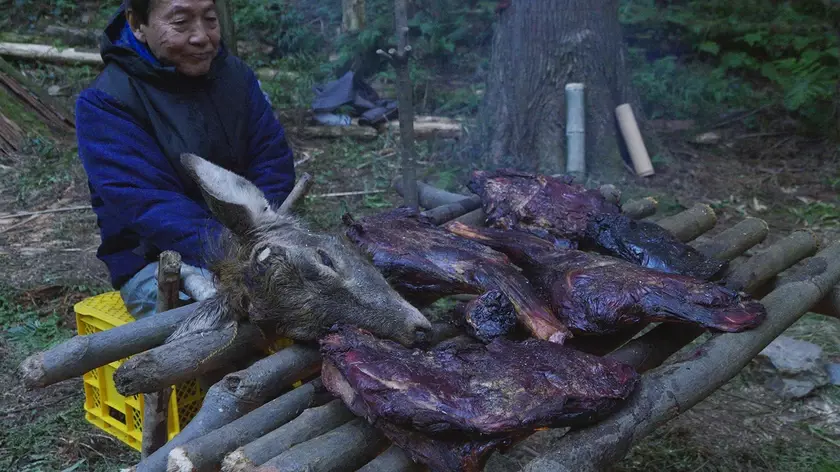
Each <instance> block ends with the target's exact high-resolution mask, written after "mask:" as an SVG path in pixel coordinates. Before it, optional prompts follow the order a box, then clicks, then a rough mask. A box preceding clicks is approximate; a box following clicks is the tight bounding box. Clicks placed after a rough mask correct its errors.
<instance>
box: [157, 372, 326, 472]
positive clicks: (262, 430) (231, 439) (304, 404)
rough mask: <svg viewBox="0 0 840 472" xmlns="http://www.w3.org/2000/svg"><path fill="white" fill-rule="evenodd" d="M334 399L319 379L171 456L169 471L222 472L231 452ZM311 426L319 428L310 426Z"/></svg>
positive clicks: (198, 439)
mask: <svg viewBox="0 0 840 472" xmlns="http://www.w3.org/2000/svg"><path fill="white" fill-rule="evenodd" d="M331 398H332V397H331V396H330V395H329V393H328V392H327V391H326V390H325V389H323V388H322V384H321V381H320V378H319V379H316V380H315V381H313V382H310V383H307V384H306V386H305V388H304V387H303V386H302V387H299V388H295V389H293V390H291V391H289V392H288V393H285V394H283V395H281V396H280V397H277V398H275V399H274V400H271V401H270V402H268V403H266V404H264V405H262V406H260V407H259V408H256V409H254V410H253V411H251V412H249V413H247V414H245V415H243V416H241V417H239V418H237V419H235V420H233V421H232V422H230V423H228V424H226V425H224V426H222V427H221V428H219V429H216V430H214V431H212V432H210V433H208V434H205V435H204V436H201V437H198V438H196V439H193V440H192V441H190V442H188V443H186V444H184V445H182V446H179V447H176V448H175V449H173V450H172V452H170V453H169V460H168V465H167V471H170V472H175V471H177V472H192V471H201V470H218V469H219V467H220V465H221V462H222V459H223V458H224V456H225V454H226V453H227V452H228V451H231V450H234V449H236V448H238V447H239V446H242V445H244V444H248V443H250V442H251V441H253V440H255V439H258V438H259V437H261V436H263V435H264V434H267V433H269V432H271V431H272V430H274V429H275V428H278V427H279V426H281V425H283V424H286V423H288V422H289V421H291V420H293V419H295V417H297V416H298V415H299V414H300V413H301V412H302V411H304V410H306V409H307V408H311V407H313V406H318V405H321V404H323V403H325V402H327V401H329V400H330V399H331ZM309 426H310V427H312V426H315V425H312V424H310V425H309Z"/></svg>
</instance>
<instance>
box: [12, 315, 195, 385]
mask: <svg viewBox="0 0 840 472" xmlns="http://www.w3.org/2000/svg"><path fill="white" fill-rule="evenodd" d="M197 306H198V304H197V303H192V304H189V305H186V306H182V307H179V308H176V309H174V310H169V311H167V312H164V313H160V314H157V315H155V316H148V317H146V318H143V319H140V320H137V321H133V322H131V323H127V324H124V325H121V326H117V327H114V328H111V329H108V330H105V331H100V332H98V333H93V334H88V335H84V336H75V337H73V338H70V339H68V340H67V341H64V342H63V343H61V344H59V345H57V346H55V347H53V348H51V349H48V350H46V351H42V352H37V353H35V354H32V355H31V356H29V357H27V358H26V359H25V360H24V361H23V362H22V363H21V365H20V372H21V376H22V377H23V383H24V385H25V386H26V387H27V388H34V387H46V386H47V385H51V384H54V383H56V382H61V381H62V380H67V379H71V378H73V377H78V376H81V375H83V374H84V373H85V372H89V371H91V370H93V369H95V368H97V367H101V366H103V365H105V364H108V363H110V362H114V361H118V360H120V359H125V358H126V357H129V356H133V355H134V354H137V353H138V352H143V351H145V350H147V349H151V348H153V347H155V346H159V345H161V344H163V342H164V341H165V340H166V338H167V337H169V335H170V334H172V333H173V332H174V331H175V328H176V327H177V325H178V324H179V323H180V322H181V321H183V320H185V319H187V318H188V317H189V316H190V315H192V313H193V312H194V311H195V309H196V307H197Z"/></svg>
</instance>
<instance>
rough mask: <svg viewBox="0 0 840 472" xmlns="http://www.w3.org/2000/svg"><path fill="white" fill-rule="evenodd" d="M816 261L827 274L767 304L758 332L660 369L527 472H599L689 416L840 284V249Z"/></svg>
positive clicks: (783, 290)
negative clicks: (616, 409) (612, 410)
mask: <svg viewBox="0 0 840 472" xmlns="http://www.w3.org/2000/svg"><path fill="white" fill-rule="evenodd" d="M813 259H817V260H819V261H820V262H821V264H822V267H823V270H821V271H820V272H819V273H818V274H816V275H814V276H813V277H811V278H809V279H807V280H801V281H795V282H790V283H788V284H785V285H782V286H780V287H779V288H777V289H775V290H774V291H773V292H771V293H770V294H769V295H767V296H766V297H764V298H763V299H762V303H763V304H764V306H765V307H767V311H768V317H767V319H766V320H765V321H764V323H762V324H761V325H760V326H758V327H757V328H755V329H753V330H750V331H745V332H741V333H727V334H721V335H718V336H715V337H713V338H712V339H710V340H709V341H707V342H705V343H704V344H703V345H701V346H700V347H698V348H697V349H696V350H695V351H694V355H693V356H691V357H690V358H691V359H692V360H689V361H686V362H682V363H679V364H676V365H668V366H663V367H660V368H659V369H656V370H654V371H652V372H650V373H649V374H648V375H645V376H643V377H642V379H641V382H640V384H639V386H638V387H637V390H636V392H635V393H634V394H633V396H632V397H631V399H630V401H629V403H628V404H627V405H626V406H625V407H624V408H623V409H622V410H620V411H619V412H617V413H616V414H614V415H613V416H611V417H609V418H607V419H606V420H604V421H602V422H600V423H598V424H596V425H594V426H592V427H589V428H585V429H581V430H577V431H574V432H571V433H570V434H568V435H567V436H566V437H564V438H563V440H562V441H560V443H559V445H558V447H556V448H555V449H554V450H553V451H552V452H550V453H548V454H546V455H544V456H542V457H539V458H537V459H535V460H534V461H532V462H531V463H530V464H528V465H527V466H526V467H525V471H527V472H548V471H551V472H564V471H575V472H594V471H599V470H602V469H603V468H605V467H607V466H608V465H609V464H612V463H615V462H616V461H618V460H620V459H621V458H622V457H623V456H624V455H625V454H626V453H627V451H628V450H629V448H630V447H631V446H632V445H633V444H636V443H638V442H639V441H640V440H641V439H642V438H644V437H645V436H647V435H648V434H650V433H651V432H652V431H653V430H654V429H656V428H657V427H658V426H660V425H662V424H663V423H665V422H667V421H669V420H671V419H673V418H674V417H676V416H677V415H679V414H681V413H683V412H685V411H687V410H688V409H690V408H691V407H693V406H694V405H696V404H697V403H698V402H700V401H701V400H703V399H704V398H706V397H707V396H708V395H710V394H711V393H712V392H714V391H715V390H716V389H717V388H718V387H720V386H721V385H723V384H724V383H726V382H727V381H729V380H730V379H731V378H732V377H734V376H735V375H736V374H737V373H738V372H739V371H740V370H741V369H743V367H744V366H745V365H746V364H747V363H748V362H749V361H750V360H751V359H752V358H753V357H755V356H756V355H757V354H758V353H759V352H761V350H762V349H764V348H765V347H766V346H767V345H768V344H769V343H770V342H771V341H772V340H773V339H775V338H776V337H778V336H779V335H780V334H781V333H782V332H784V331H785V330H786V329H787V328H788V327H790V325H791V324H793V323H794V322H795V321H796V320H797V319H799V317H800V316H802V315H803V314H804V313H806V312H807V311H808V310H809V309H810V307H812V306H813V305H814V304H816V303H817V302H819V301H820V300H821V299H822V298H823V296H824V295H825V294H826V293H827V292H828V291H829V290H831V288H832V287H833V286H834V285H835V284H837V282H838V281H840V244H834V245H832V246H830V247H828V248H826V249H824V250H823V251H820V252H819V253H818V254H817V255H816V256H815V257H814V258H813Z"/></svg>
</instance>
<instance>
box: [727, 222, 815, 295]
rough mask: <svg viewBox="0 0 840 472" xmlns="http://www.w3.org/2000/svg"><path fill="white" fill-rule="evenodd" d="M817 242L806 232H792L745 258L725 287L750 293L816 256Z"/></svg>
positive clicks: (728, 277) (731, 274)
mask: <svg viewBox="0 0 840 472" xmlns="http://www.w3.org/2000/svg"><path fill="white" fill-rule="evenodd" d="M817 246H818V242H817V239H816V237H815V236H814V234H813V233H811V232H810V231H796V232H795V233H793V234H791V235H789V236H788V237H786V238H784V239H782V240H781V241H779V242H777V243H776V244H774V245H773V246H770V247H769V248H767V249H766V250H765V251H762V252H761V253H759V254H756V255H754V256H752V257H751V258H749V259H748V260H747V261H746V262H744V263H743V264H741V265H740V266H738V267H737V268H735V269H734V270H733V271H732V272H731V273H730V274H729V275H728V276H727V281H726V286H727V287H729V288H732V289H736V290H744V291H746V292H753V291H755V290H756V289H757V288H758V287H759V286H761V285H762V284H764V283H765V282H767V281H768V280H769V279H770V278H772V277H773V276H775V275H776V274H778V273H780V272H782V271H783V270H785V269H787V268H789V267H790V266H792V265H793V264H795V263H796V262H798V261H799V260H801V259H804V258H806V257H809V256H812V255H813V254H814V253H815V252H817Z"/></svg>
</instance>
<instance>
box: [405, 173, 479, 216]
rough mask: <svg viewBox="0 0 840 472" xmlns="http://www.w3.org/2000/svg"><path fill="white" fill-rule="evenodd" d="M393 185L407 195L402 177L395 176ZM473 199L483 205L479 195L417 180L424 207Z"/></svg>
mask: <svg viewBox="0 0 840 472" xmlns="http://www.w3.org/2000/svg"><path fill="white" fill-rule="evenodd" d="M391 187H393V188H394V190H395V191H396V192H397V194H398V195H399V196H401V197H405V186H404V185H403V181H402V179H401V178H395V179H393V180H392V181H391ZM465 198H466V199H473V200H475V201H476V202H477V203H478V205H479V206H480V205H481V198H480V197H479V196H478V195H463V194H460V193H454V192H449V191H446V190H443V189H441V188H437V187H435V186H434V185H429V184H427V183H426V182H421V181H419V180H418V181H417V200H418V201H419V203H420V206H421V207H422V208H426V209H432V208H437V207H440V206H443V205H448V204H450V203H457V202H460V201H462V200H464V199H465Z"/></svg>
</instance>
